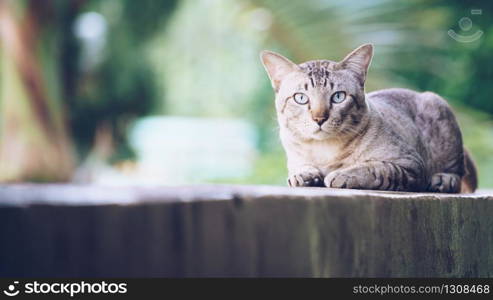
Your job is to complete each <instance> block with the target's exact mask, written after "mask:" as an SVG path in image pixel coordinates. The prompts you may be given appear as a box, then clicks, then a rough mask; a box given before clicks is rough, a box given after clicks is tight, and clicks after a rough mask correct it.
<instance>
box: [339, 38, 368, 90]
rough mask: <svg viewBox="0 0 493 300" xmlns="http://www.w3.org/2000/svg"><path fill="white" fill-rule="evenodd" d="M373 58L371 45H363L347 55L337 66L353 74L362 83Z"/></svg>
mask: <svg viewBox="0 0 493 300" xmlns="http://www.w3.org/2000/svg"><path fill="white" fill-rule="evenodd" d="M372 57H373V45H372V44H364V45H361V46H359V47H358V48H357V49H355V50H353V52H351V53H349V54H348V55H347V56H346V57H345V58H344V59H343V60H342V61H341V62H340V63H339V65H340V66H341V67H342V68H343V69H347V70H350V71H353V72H355V73H356V74H357V75H358V76H359V77H360V78H361V79H362V81H363V82H364V81H365V80H366V73H367V72H368V68H369V67H370V63H371V59H372Z"/></svg>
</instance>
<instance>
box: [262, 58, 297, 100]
mask: <svg viewBox="0 0 493 300" xmlns="http://www.w3.org/2000/svg"><path fill="white" fill-rule="evenodd" d="M260 59H261V60H262V64H263V65H264V67H265V70H266V71H267V74H268V75H269V78H270V82H271V84H272V87H273V88H274V91H276V93H277V92H278V91H279V87H280V86H281V82H282V81H283V79H284V78H285V77H286V75H288V74H289V73H292V72H295V71H298V70H299V67H298V65H296V64H295V63H293V62H291V61H290V60H289V59H287V58H285V57H284V56H282V55H280V54H277V53H275V52H271V51H267V50H264V51H262V52H261V53H260Z"/></svg>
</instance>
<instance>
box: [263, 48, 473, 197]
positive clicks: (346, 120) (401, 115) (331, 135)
mask: <svg viewBox="0 0 493 300" xmlns="http://www.w3.org/2000/svg"><path fill="white" fill-rule="evenodd" d="M372 56H373V46H372V45H370V44H365V45H362V46H361V47H359V48H357V49H356V50H354V51H353V52H351V53H350V54H348V55H347V56H346V57H345V58H344V59H343V60H342V61H340V62H334V61H329V60H314V61H308V62H305V63H302V64H300V65H297V64H294V63H292V62H291V61H289V60H288V59H287V58H285V57H283V56H281V55H279V54H276V53H273V52H270V51H263V52H262V53H261V60H262V62H263V64H264V67H265V69H266V71H267V73H268V75H269V78H270V80H271V83H272V86H273V88H274V91H275V94H276V98H275V106H276V110H277V119H278V122H279V128H280V137H281V142H282V145H283V147H284V149H285V151H286V155H287V165H288V171H289V176H288V184H289V185H290V186H294V187H296V186H326V187H331V188H353V189H370V190H392V191H407V192H442V193H458V192H463V193H467V192H474V190H475V189H476V187H477V175H476V169H475V166H474V163H473V161H472V160H471V157H470V156H469V154H468V153H467V152H466V151H465V149H464V148H463V145H462V135H461V132H460V129H459V126H458V124H457V121H456V119H455V116H454V114H453V112H452V110H451V108H450V106H449V105H448V104H447V102H446V101H445V100H444V99H443V98H441V97H440V96H438V95H436V94H434V93H431V92H424V93H418V92H414V91H411V90H407V89H386V90H380V91H375V92H372V93H369V94H365V92H364V85H365V80H366V75H367V71H368V67H369V65H370V62H371V59H372Z"/></svg>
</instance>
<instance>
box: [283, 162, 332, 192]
mask: <svg viewBox="0 0 493 300" xmlns="http://www.w3.org/2000/svg"><path fill="white" fill-rule="evenodd" d="M290 173H291V172H290ZM288 185H289V186H291V187H296V186H324V180H323V175H322V173H321V172H320V171H319V170H318V169H317V168H315V167H312V166H307V165H305V166H303V167H301V168H299V169H297V170H296V171H294V172H292V173H291V174H290V175H289V177H288Z"/></svg>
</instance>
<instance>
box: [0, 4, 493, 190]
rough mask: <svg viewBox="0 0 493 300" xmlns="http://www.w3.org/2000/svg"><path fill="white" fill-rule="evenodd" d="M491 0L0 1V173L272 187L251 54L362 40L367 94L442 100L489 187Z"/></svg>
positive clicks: (281, 168)
mask: <svg viewBox="0 0 493 300" xmlns="http://www.w3.org/2000/svg"><path fill="white" fill-rule="evenodd" d="M492 12H493V2H491V1H459V0H451V1H439V0H438V1H419V0H418V1H404V0H392V1H390V0H373V1H368V0H365V1H363V0H360V1H342V0H303V1H301V0H300V1H281V0H181V1H180V0H140V1H132V0H44V1H37V0H32V1H27V0H10V1H9V0H0V135H1V136H0V181H2V182H19V181H31V182H59V181H73V182H78V183H94V184H104V185H126V184H132V185H135V184H139V185H140V184H141V185H146V184H162V185H177V184H196V183H241V184H275V185H285V182H286V173H287V170H286V166H285V156H284V152H283V150H282V148H281V145H280V143H279V138H278V136H277V124H276V119H275V110H274V104H273V98H274V94H273V91H272V89H271V87H270V84H269V81H268V78H267V75H266V74H265V72H264V70H263V67H262V66H261V63H260V61H259V56H258V55H259V52H260V50H262V49H270V50H274V51H277V52H280V53H282V54H283V55H285V56H287V57H289V58H290V59H292V60H293V61H295V62H303V61H305V60H311V59H322V58H324V59H331V60H339V59H341V58H343V57H344V55H345V54H346V53H348V52H349V51H351V50H352V49H353V48H355V47H357V46H359V45H360V44H362V43H367V42H369V43H373V44H374V45H375V57H374V60H373V63H372V66H371V69H370V72H369V79H368V82H367V88H366V89H367V92H370V91H373V90H376V89H381V88H388V87H407V88H411V89H415V90H418V91H425V90H430V91H434V92H436V93H438V94H440V95H442V96H444V97H445V98H446V99H448V101H449V102H450V103H451V104H452V105H453V107H454V110H455V112H456V113H457V116H458V119H459V122H460V124H461V126H462V130H463V134H464V140H465V144H466V146H467V147H468V148H469V149H470V150H471V152H472V155H473V157H474V159H475V160H476V162H477V164H478V166H479V172H480V182H479V183H480V187H481V188H488V187H489V188H491V187H493V176H491V175H492V174H493V155H492V154H493V118H492V116H493V99H492V96H491V95H493V84H492V80H493V68H492V67H493V60H492V53H493V23H492V20H493V16H492V15H491V14H492Z"/></svg>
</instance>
